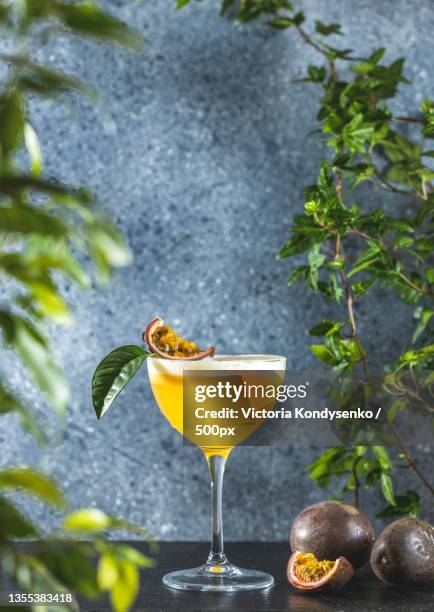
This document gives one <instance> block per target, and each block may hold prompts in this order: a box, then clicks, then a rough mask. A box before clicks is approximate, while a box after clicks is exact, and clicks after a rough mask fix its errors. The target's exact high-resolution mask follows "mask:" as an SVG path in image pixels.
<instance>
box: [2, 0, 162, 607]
mask: <svg viewBox="0 0 434 612" xmlns="http://www.w3.org/2000/svg"><path fill="white" fill-rule="evenodd" d="M0 28H1V31H2V37H3V40H4V41H5V42H6V44H5V47H4V48H7V49H9V53H8V54H4V53H3V54H0V62H2V63H3V64H4V66H5V68H6V76H5V79H4V82H3V84H2V85H3V86H2V90H1V93H0V274H1V276H2V280H3V282H4V283H5V284H6V288H5V290H6V291H7V296H8V300H7V301H5V302H4V304H3V306H2V308H1V310H0V337H1V341H2V345H3V349H6V350H7V351H9V352H10V356H11V357H12V354H13V353H15V355H16V356H17V357H18V358H19V359H20V361H21V363H22V366H23V368H24V371H25V372H27V373H28V374H29V376H30V377H31V379H32V380H33V381H34V383H35V384H36V386H37V388H38V389H39V390H40V391H41V392H42V393H43V394H44V396H45V399H46V400H47V403H48V404H49V405H51V406H52V408H54V409H55V411H57V413H58V414H59V415H60V417H61V419H62V420H64V419H65V412H66V408H67V405H68V401H69V395H70V392H69V388H68V384H67V381H66V379H65V376H64V374H63V373H62V370H61V368H60V367H59V365H58V363H57V360H56V357H55V355H54V353H53V351H52V348H51V343H50V338H49V336H48V333H47V328H48V324H50V323H54V324H58V325H59V324H60V325H71V324H72V323H73V313H72V312H71V308H70V306H69V305H68V302H67V300H66V298H65V296H64V295H62V292H61V291H60V289H59V279H60V278H62V277H63V279H65V280H67V281H68V282H69V283H71V284H74V285H76V286H77V287H78V288H80V289H86V288H88V287H90V285H91V275H90V274H89V272H88V270H86V269H85V267H84V266H83V265H82V261H84V260H86V259H88V260H90V261H91V262H92V263H93V266H94V271H95V276H96V277H97V279H99V280H102V281H104V280H108V279H109V278H110V274H111V272H112V271H113V269H114V268H117V267H121V266H125V265H127V264H128V263H129V262H130V260H131V255H130V252H129V250H128V248H127V246H126V245H125V243H124V241H123V239H122V237H121V236H120V234H119V233H118V232H117V230H116V228H115V227H114V226H113V225H112V224H111V223H110V222H109V221H108V220H107V219H106V217H105V216H104V214H103V212H102V210H101V209H100V206H99V205H98V202H97V201H96V198H95V197H94V196H93V195H92V194H91V193H90V192H89V191H88V190H87V189H84V188H77V187H75V186H70V185H65V184H62V183H60V182H58V181H56V180H55V179H53V178H50V177H46V176H44V174H43V159H42V152H41V151H42V147H41V145H40V143H39V138H38V134H37V133H36V131H35V128H34V125H33V123H32V117H31V116H30V112H29V103H28V99H29V96H32V97H35V96H36V97H39V98H41V99H45V98H58V97H59V96H65V95H86V96H87V97H88V98H89V99H90V100H91V101H92V100H95V98H96V93H95V91H94V90H93V88H92V87H90V86H89V85H87V84H85V83H82V82H81V81H79V80H78V79H76V78H75V77H74V76H72V75H69V74H65V73H63V72H59V71H57V70H55V69H53V68H52V67H47V66H45V65H43V64H41V63H39V62H38V60H37V59H36V58H35V55H36V53H35V49H36V50H37V49H38V48H39V47H40V46H41V45H42V44H44V42H45V41H47V40H48V39H51V38H53V37H54V36H56V35H61V36H68V35H80V36H82V35H85V36H88V37H90V38H93V39H95V40H98V41H106V42H108V43H118V44H120V45H123V46H125V47H128V48H131V49H139V48H141V47H142V44H143V43H142V39H141V36H140V35H139V34H138V33H137V32H136V31H135V30H133V29H131V28H130V27H128V26H127V25H125V24H124V23H122V22H120V21H119V20H117V19H116V18H114V17H112V16H111V15H109V14H108V13H106V12H105V11H103V10H102V9H101V8H99V7H98V6H97V5H96V4H93V3H91V2H86V3H77V4H71V3H69V2H62V1H59V0H43V1H41V0H25V1H24V2H21V3H13V2H12V3H6V4H5V3H3V4H2V6H1V7H0ZM14 48H16V52H14V51H13V49H14ZM15 367H16V366H15V364H14V365H13V366H11V368H15ZM120 374H121V373H120ZM14 414H16V415H17V417H18V418H19V421H20V423H21V424H22V426H23V427H24V429H25V430H26V431H27V432H29V433H30V434H31V435H32V436H34V437H35V439H36V440H37V441H38V442H39V443H40V444H44V443H45V442H46V441H47V434H46V432H45V429H44V428H43V427H42V426H41V419H40V418H39V415H38V413H37V412H36V411H35V410H34V409H33V408H32V407H31V406H29V405H27V403H26V402H25V401H24V400H23V399H22V398H21V397H19V393H17V392H16V391H15V390H14V389H13V387H12V385H11V384H10V382H9V381H8V380H7V379H6V378H5V379H3V380H0V417H3V418H4V416H5V415H9V416H10V415H14ZM11 492H14V493H15V494H16V493H19V496H21V495H30V496H33V497H36V498H37V499H38V500H39V501H40V502H42V503H44V504H47V505H49V506H51V507H53V508H54V509H55V510H56V511H63V510H64V508H65V505H66V500H65V498H64V495H63V493H62V491H61V490H60V489H59V487H58V485H57V484H56V483H55V482H54V481H52V480H51V479H50V478H48V477H47V476H45V475H44V474H43V473H41V472H37V471H35V470H31V469H28V468H25V467H14V466H8V467H4V468H3V469H0V566H1V568H2V570H3V571H4V572H5V573H6V574H9V576H10V577H11V578H12V579H13V580H14V581H15V582H16V584H17V586H18V587H19V588H22V589H23V590H26V591H30V592H44V591H45V592H46V591H59V590H65V589H70V590H73V591H77V592H79V593H82V594H83V595H85V596H87V597H97V596H100V595H101V594H103V593H104V592H109V594H110V597H111V601H112V604H113V607H114V608H115V609H116V610H117V611H123V610H126V609H127V608H128V607H129V606H130V605H131V604H132V602H133V601H134V598H135V596H136V593H137V588H138V568H141V567H148V566H149V565H150V564H151V561H150V559H148V558H147V557H144V556H143V555H140V554H139V553H138V552H137V551H135V550H134V549H133V548H130V547H127V546H119V547H117V546H115V545H113V544H111V543H109V542H108V541H107V540H106V537H105V534H106V532H108V531H110V530H113V529H116V530H119V529H121V530H123V531H125V530H126V529H127V530H130V531H131V530H134V532H135V533H138V532H139V531H140V534H141V535H142V536H143V535H145V536H146V537H147V534H144V532H143V531H142V530H138V529H137V528H135V527H134V526H132V525H130V524H129V523H127V522H125V521H122V520H120V519H116V518H114V517H109V516H107V515H105V514H104V513H102V512H100V511H98V510H95V509H92V510H88V509H85V510H82V511H77V512H75V513H73V514H70V515H69V516H67V517H66V519H65V521H64V533H63V535H62V534H61V535H60V536H59V533H56V534H53V535H51V534H46V533H44V534H41V533H40V530H39V528H38V527H37V525H35V524H34V523H33V522H32V521H31V520H30V519H29V518H28V517H27V516H25V515H24V514H23V512H22V511H21V510H20V509H19V505H17V503H16V501H15V496H14V498H13V500H12V498H9V497H8V496H9V494H10V493H11ZM96 517H98V521H99V523H98V525H96V524H95V521H96ZM92 520H93V523H92ZM96 526H97V527H98V528H97V529H96ZM78 527H80V529H78ZM84 533H85V534H86V538H87V539H88V540H89V541H88V542H87V543H86V544H79V543H78V542H77V541H75V538H76V537H79V536H83V534H84ZM42 535H43V538H44V541H45V542H46V544H44V546H40V547H39V546H38V547H37V548H35V551H34V552H32V553H24V552H22V551H21V549H19V548H17V547H15V546H14V545H13V543H14V541H15V540H17V539H20V538H25V537H31V538H37V537H42ZM65 538H66V539H67V541H65ZM95 555H99V558H100V560H101V561H100V566H99V567H98V568H97V567H96V566H95V564H94V563H93V561H94V559H95ZM102 559H104V562H102ZM110 559H114V560H115V561H114V562H115V564H116V568H117V570H116V571H117V574H116V579H113V572H112V573H109V574H106V572H105V571H104V564H106V565H107V563H108V562H109V561H108V560H110ZM110 577H111V578H110Z"/></svg>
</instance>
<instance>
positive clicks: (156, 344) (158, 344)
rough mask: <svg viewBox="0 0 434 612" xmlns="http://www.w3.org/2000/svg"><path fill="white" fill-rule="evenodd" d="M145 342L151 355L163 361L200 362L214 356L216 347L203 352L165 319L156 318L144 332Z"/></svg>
mask: <svg viewBox="0 0 434 612" xmlns="http://www.w3.org/2000/svg"><path fill="white" fill-rule="evenodd" d="M143 340H144V341H145V342H146V344H147V345H148V348H149V350H150V351H151V353H155V355H158V357H162V358H163V359H184V360H189V361H198V360H199V359H205V357H212V356H213V355H214V351H215V349H214V347H213V346H211V347H209V348H208V349H207V350H205V351H204V350H202V349H200V348H199V347H198V345H197V344H196V343H195V342H190V341H189V340H186V339H185V338H182V337H181V336H179V335H178V334H177V333H176V331H174V330H173V329H172V328H171V327H169V326H168V325H164V321H163V319H161V318H160V317H155V319H153V320H152V321H151V322H150V323H149V325H148V327H147V328H146V330H145V331H144V332H143Z"/></svg>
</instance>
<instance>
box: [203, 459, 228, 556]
mask: <svg viewBox="0 0 434 612" xmlns="http://www.w3.org/2000/svg"><path fill="white" fill-rule="evenodd" d="M207 461H208V468H209V473H210V476H211V509H212V540H211V551H210V553H209V557H208V561H207V563H208V564H217V563H218V564H221V563H225V562H226V556H225V553H224V545H223V515H222V493H223V476H224V472H225V463H226V457H222V456H221V455H211V456H210V457H208V458H207Z"/></svg>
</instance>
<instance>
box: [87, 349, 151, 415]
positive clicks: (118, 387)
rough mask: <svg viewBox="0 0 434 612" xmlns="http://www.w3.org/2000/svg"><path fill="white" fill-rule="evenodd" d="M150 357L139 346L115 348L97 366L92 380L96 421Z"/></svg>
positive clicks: (149, 354)
mask: <svg viewBox="0 0 434 612" xmlns="http://www.w3.org/2000/svg"><path fill="white" fill-rule="evenodd" d="M150 356H152V354H151V353H148V352H146V351H145V350H143V349H142V348H141V347H140V346H134V345H131V344H130V345H127V346H121V347H119V348H116V349H115V350H114V351H112V352H111V353H109V354H108V355H107V356H106V357H104V359H103V360H102V361H101V362H100V363H99V364H98V366H97V368H96V370H95V372H94V374H93V378H92V401H93V406H94V408H95V412H96V415H97V417H98V419H100V418H101V417H102V416H103V415H104V414H105V413H106V412H107V410H108V409H109V408H110V406H111V405H112V403H113V401H114V400H115V399H116V398H117V396H118V395H119V393H120V392H121V391H122V389H123V388H124V387H125V386H126V385H127V384H128V383H129V382H130V380H131V379H132V378H133V376H134V375H135V374H136V373H137V371H138V370H139V368H140V367H141V365H142V364H143V362H144V361H145V359H147V358H148V357H150Z"/></svg>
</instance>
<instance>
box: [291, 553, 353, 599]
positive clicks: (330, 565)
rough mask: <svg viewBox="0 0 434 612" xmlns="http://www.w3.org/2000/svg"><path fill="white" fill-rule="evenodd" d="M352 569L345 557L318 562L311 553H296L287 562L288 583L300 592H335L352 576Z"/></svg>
mask: <svg viewBox="0 0 434 612" xmlns="http://www.w3.org/2000/svg"><path fill="white" fill-rule="evenodd" d="M353 574H354V568H353V566H352V565H351V563H350V562H349V561H348V560H347V559H345V557H339V558H338V559H336V561H326V560H324V561H318V559H317V558H316V557H315V555H313V554H312V553H305V552H300V551H296V552H295V553H293V554H292V555H291V557H290V559H289V562H288V570H287V576H288V581H289V582H290V583H291V584H292V586H294V587H295V588H297V589H300V590H302V591H316V592H318V593H319V592H322V591H336V590H337V589H340V588H341V587H343V586H344V584H346V583H347V582H348V581H349V580H350V579H351V578H352V576H353Z"/></svg>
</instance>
